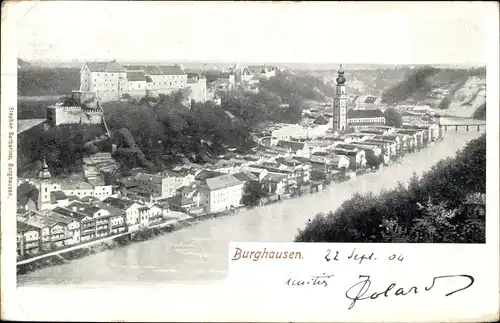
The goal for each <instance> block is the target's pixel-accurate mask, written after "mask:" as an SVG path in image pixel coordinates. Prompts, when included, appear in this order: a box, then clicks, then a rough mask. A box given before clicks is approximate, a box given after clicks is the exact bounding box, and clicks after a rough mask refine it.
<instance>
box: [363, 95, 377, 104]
mask: <svg viewBox="0 0 500 323" xmlns="http://www.w3.org/2000/svg"><path fill="white" fill-rule="evenodd" d="M375 101H377V97H376V96H367V97H366V99H365V103H375Z"/></svg>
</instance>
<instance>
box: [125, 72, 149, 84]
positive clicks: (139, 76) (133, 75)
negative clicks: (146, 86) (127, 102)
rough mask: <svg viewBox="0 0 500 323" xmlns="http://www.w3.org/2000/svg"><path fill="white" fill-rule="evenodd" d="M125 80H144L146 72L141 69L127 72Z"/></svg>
mask: <svg viewBox="0 0 500 323" xmlns="http://www.w3.org/2000/svg"><path fill="white" fill-rule="evenodd" d="M127 80H128V81H129V82H137V81H144V82H146V74H145V73H144V72H143V71H132V72H127Z"/></svg>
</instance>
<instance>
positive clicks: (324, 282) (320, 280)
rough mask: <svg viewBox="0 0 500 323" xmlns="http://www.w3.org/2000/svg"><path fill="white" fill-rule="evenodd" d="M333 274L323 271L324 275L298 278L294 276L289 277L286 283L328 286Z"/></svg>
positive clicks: (291, 284)
mask: <svg viewBox="0 0 500 323" xmlns="http://www.w3.org/2000/svg"><path fill="white" fill-rule="evenodd" d="M333 276H335V275H333V274H331V275H327V274H325V273H323V275H315V276H309V277H308V278H306V279H297V278H292V277H289V278H288V280H287V281H286V282H285V285H288V286H307V285H309V286H323V287H327V286H328V280H329V279H330V278H332V277H333Z"/></svg>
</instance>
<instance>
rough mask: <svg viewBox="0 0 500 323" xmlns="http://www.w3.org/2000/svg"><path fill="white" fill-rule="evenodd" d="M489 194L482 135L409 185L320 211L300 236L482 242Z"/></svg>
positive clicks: (328, 239) (325, 239)
mask: <svg viewBox="0 0 500 323" xmlns="http://www.w3.org/2000/svg"><path fill="white" fill-rule="evenodd" d="M485 194H486V136H485V135H482V136H481V137H479V138H478V139H475V140H472V141H470V142H469V143H468V144H467V145H466V146H465V147H464V149H462V150H461V151H459V152H458V153H457V155H456V157H455V158H448V159H444V160H442V161H440V162H438V163H437V164H436V165H435V166H434V167H432V168H431V169H430V170H429V171H428V172H426V173H425V174H424V175H423V176H422V177H420V178H419V177H418V176H416V175H414V176H413V177H412V179H411V180H410V182H409V184H408V186H405V185H403V184H402V183H400V184H399V185H398V186H397V187H396V188H394V189H392V190H385V191H383V192H382V193H380V194H379V195H374V194H372V193H368V194H363V195H362V194H355V195H354V196H353V197H352V198H351V199H349V200H347V201H346V202H344V203H343V204H342V205H341V206H340V208H339V209H338V210H336V211H335V212H329V213H328V214H326V215H325V214H318V215H317V216H316V217H315V218H314V220H312V221H310V222H308V223H307V225H306V227H305V228H304V229H303V230H300V231H299V233H298V235H297V236H296V241H298V242H407V243H419V242H428V243H430V242H434V243H484V242H485V228H486V225H485V217H484V210H485V203H486V201H485Z"/></svg>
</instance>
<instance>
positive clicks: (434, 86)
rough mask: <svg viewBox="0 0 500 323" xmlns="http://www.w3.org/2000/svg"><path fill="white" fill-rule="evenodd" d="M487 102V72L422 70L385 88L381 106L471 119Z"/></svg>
mask: <svg viewBox="0 0 500 323" xmlns="http://www.w3.org/2000/svg"><path fill="white" fill-rule="evenodd" d="M485 101H486V69H485V68H474V69H442V68H439V69H438V68H433V67H422V68H419V69H416V70H414V71H411V72H410V73H408V74H407V75H406V77H405V78H404V79H403V80H402V81H401V82H399V83H397V84H395V85H394V86H392V87H389V88H387V89H386V90H385V91H384V92H383V94H382V102H384V103H387V104H399V105H404V104H415V105H429V106H430V107H431V108H433V109H435V110H436V111H439V112H440V113H441V114H445V115H453V116H458V117H471V116H472V115H473V113H474V112H475V111H476V109H477V108H478V107H479V106H481V105H482V104H483V103H484V102H485Z"/></svg>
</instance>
